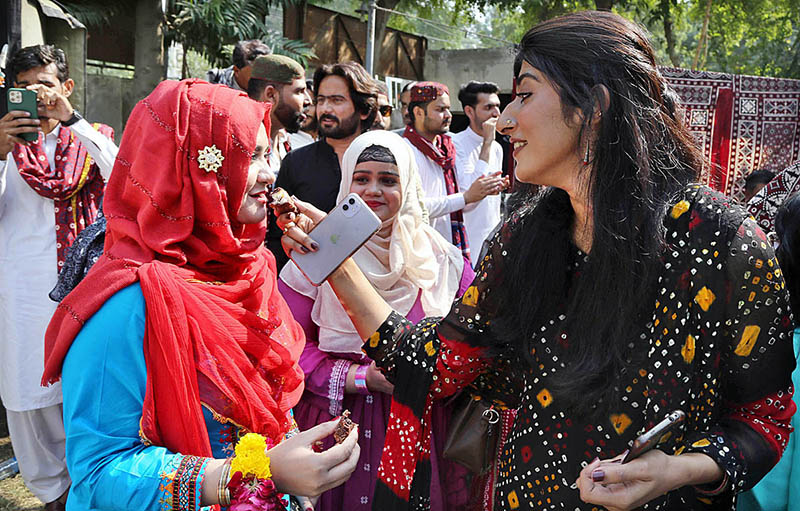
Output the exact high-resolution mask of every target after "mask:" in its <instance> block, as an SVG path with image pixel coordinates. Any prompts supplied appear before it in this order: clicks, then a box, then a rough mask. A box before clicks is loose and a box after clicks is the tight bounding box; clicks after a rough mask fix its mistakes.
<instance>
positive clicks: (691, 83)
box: [661, 68, 800, 199]
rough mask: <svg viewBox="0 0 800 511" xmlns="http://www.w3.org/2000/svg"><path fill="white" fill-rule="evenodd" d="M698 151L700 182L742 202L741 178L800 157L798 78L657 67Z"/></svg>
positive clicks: (799, 94)
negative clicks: (677, 99) (672, 92)
mask: <svg viewBox="0 0 800 511" xmlns="http://www.w3.org/2000/svg"><path fill="white" fill-rule="evenodd" d="M661 73H662V74H663V75H664V77H665V78H666V79H667V81H668V82H669V83H670V85H671V86H672V87H673V88H674V89H675V91H676V92H677V93H678V95H679V96H680V98H681V102H682V107H683V109H684V122H685V123H686V125H687V126H688V127H689V129H690V130H691V132H692V134H693V135H694V137H695V139H696V140H697V143H698V144H699V145H700V147H701V149H702V151H703V173H702V181H703V182H704V183H706V184H708V185H709V186H711V187H712V188H715V189H717V190H719V191H721V192H722V193H724V194H725V195H730V196H733V197H734V198H737V199H741V198H742V195H743V189H744V180H743V178H744V177H745V176H747V175H748V174H750V173H751V172H753V171H755V170H762V169H765V170H771V171H773V172H775V173H778V172H780V171H781V170H783V169H785V168H786V167H788V166H789V165H790V164H791V163H792V162H794V161H796V160H798V159H799V158H800V80H789V79H784V78H764V77H759V76H744V75H732V74H725V73H711V72H707V71H690V70H688V69H677V68H661Z"/></svg>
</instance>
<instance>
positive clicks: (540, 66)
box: [494, 11, 700, 413]
mask: <svg viewBox="0 0 800 511" xmlns="http://www.w3.org/2000/svg"><path fill="white" fill-rule="evenodd" d="M523 62H527V63H528V64H530V65H531V66H533V67H534V68H536V69H537V70H538V71H540V72H541V73H542V74H543V75H544V76H545V78H546V79H547V80H548V81H549V82H550V84H551V85H552V86H553V87H554V89H555V90H556V91H557V92H558V94H559V95H560V100H561V104H562V108H563V115H564V119H565V121H566V122H567V124H572V125H574V121H572V119H573V118H574V113H575V112H576V111H577V112H579V113H580V114H581V115H580V118H581V119H586V122H582V123H581V126H580V135H581V136H579V137H578V140H579V142H578V143H577V147H575V151H576V154H578V155H581V157H582V154H583V152H584V151H585V150H586V145H585V143H582V142H581V141H583V140H587V137H584V132H585V131H586V130H592V133H591V137H590V138H589V139H590V140H592V144H593V146H592V147H591V151H590V154H591V165H590V166H587V167H586V168H587V169H589V170H587V172H590V175H589V176H587V177H588V179H587V180H586V181H587V183H588V189H587V196H588V197H589V200H590V201H591V205H592V222H593V233H592V245H591V246H592V250H591V256H590V257H589V259H588V262H587V263H586V265H585V267H584V268H583V269H582V271H581V278H580V279H577V281H576V282H574V283H573V287H572V289H570V290H569V292H568V289H567V288H568V286H569V285H570V284H569V283H568V281H567V280H568V275H567V272H566V271H565V268H564V261H567V260H569V259H570V258H571V257H572V256H571V251H573V250H575V249H574V246H573V244H572V239H571V227H572V222H573V218H574V212H573V209H572V206H571V203H570V199H569V196H568V195H567V192H565V191H563V190H560V189H557V188H545V189H543V190H541V191H539V192H536V193H534V192H529V195H527V196H525V197H523V198H522V200H520V201H519V202H517V203H516V204H520V206H519V207H521V208H522V210H521V212H520V213H519V214H520V215H521V219H520V222H519V223H518V224H517V226H516V227H514V229H515V230H514V231H513V235H512V238H511V240H510V242H509V246H508V248H507V249H506V250H507V252H508V258H507V260H506V262H505V263H504V267H505V268H507V271H506V275H504V279H508V280H506V282H514V283H520V282H524V283H525V285H524V286H519V285H513V286H511V285H506V286H496V290H495V292H496V293H498V295H499V297H498V299H499V303H500V305H499V310H500V311H502V317H500V318H498V321H496V322H495V323H494V325H495V328H496V330H497V334H498V338H503V339H513V340H514V342H513V343H512V347H513V348H514V351H516V352H517V353H518V354H519V356H520V357H521V358H523V359H526V360H528V361H529V362H530V363H535V361H534V360H532V356H531V355H530V348H531V346H530V342H531V339H532V336H533V333H534V332H536V331H537V330H538V329H539V328H540V327H541V326H542V325H543V324H544V323H545V322H547V321H549V320H550V319H552V318H553V317H555V316H557V315H558V314H560V313H562V312H563V313H564V314H565V316H566V319H565V321H564V329H565V332H566V333H567V334H568V335H569V336H570V338H572V339H574V340H575V341H576V342H571V343H570V345H569V347H568V348H565V349H564V353H562V354H561V357H560V358H561V360H562V361H563V362H564V366H565V367H564V368H563V370H562V371H559V373H558V374H554V375H553V376H552V378H551V380H552V381H550V382H549V383H548V385H549V388H550V390H551V391H553V392H554V393H557V394H559V395H560V398H561V400H562V401H563V402H565V403H567V407H568V408H572V409H573V410H574V411H576V412H577V413H583V412H584V411H589V413H593V412H592V410H594V411H595V412H599V411H603V409H604V408H605V407H606V406H608V404H609V403H610V402H613V401H614V400H615V399H616V390H615V384H614V382H616V381H617V380H618V378H619V374H620V372H621V371H622V369H623V367H625V365H626V363H627V362H626V357H628V356H630V355H631V354H630V353H629V349H630V348H629V347H628V346H629V344H630V343H631V342H632V341H633V340H634V338H635V336H636V335H639V334H640V333H641V332H640V331H639V329H641V328H643V326H644V322H645V320H643V319H642V318H643V317H644V315H645V314H647V313H648V309H649V311H650V312H652V307H653V303H654V302H653V300H652V299H651V298H652V294H653V293H654V290H655V288H656V287H657V286H656V282H657V277H658V273H659V271H660V261H659V256H660V254H661V253H662V251H663V250H664V247H665V246H666V241H665V240H664V231H665V229H664V218H665V216H666V214H667V211H668V210H669V207H670V205H671V204H672V203H673V202H674V201H677V200H678V199H677V197H678V196H679V195H680V192H681V191H682V190H683V189H684V188H685V187H686V185H687V184H689V183H690V182H692V181H694V180H695V179H696V177H697V173H698V170H699V168H700V158H699V154H698V151H697V148H696V147H695V145H694V142H693V140H692V138H691V136H690V134H689V132H688V131H687V129H686V128H685V127H684V126H683V125H682V122H681V120H680V118H679V115H678V113H677V110H676V98H677V96H676V95H675V93H674V92H673V91H672V90H671V89H670V88H669V86H668V85H667V82H666V81H665V80H664V77H663V76H662V75H661V73H660V72H659V70H658V68H657V67H656V61H655V54H654V51H653V48H652V46H651V44H650V42H649V41H648V37H647V33H646V31H645V30H644V29H643V28H641V27H640V26H638V25H636V24H635V23H632V22H630V21H628V20H626V19H624V18H622V17H621V16H618V15H616V14H613V13H610V12H598V11H586V12H578V13H573V14H568V15H565V16H562V17H559V18H554V19H551V20H548V21H545V22H543V23H540V24H539V25H536V26H535V27H533V28H532V29H530V30H529V31H528V32H527V33H526V34H525V36H524V37H523V38H522V42H521V43H520V45H519V46H518V50H517V57H516V61H515V63H514V75H515V76H517V75H518V74H519V72H520V68H521V67H522V63H523ZM604 91H608V97H607V99H606V95H605V92H604ZM606 104H607V107H604V106H601V108H604V110H603V112H602V117H600V120H599V121H598V124H596V125H594V126H592V125H590V123H589V121H590V120H591V119H592V117H593V114H594V113H595V108H596V107H597V105H606ZM559 307H563V308H562V309H559ZM598 403H600V406H599V407H598V406H596V405H597V404H598Z"/></svg>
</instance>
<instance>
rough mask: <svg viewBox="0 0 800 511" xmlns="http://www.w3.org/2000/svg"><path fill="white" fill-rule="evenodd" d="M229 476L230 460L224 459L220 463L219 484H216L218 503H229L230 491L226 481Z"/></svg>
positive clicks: (223, 504)
mask: <svg viewBox="0 0 800 511" xmlns="http://www.w3.org/2000/svg"><path fill="white" fill-rule="evenodd" d="M230 476H231V460H230V459H228V460H226V461H225V464H224V465H222V472H221V473H220V475H219V485H218V486H217V500H219V505H220V506H223V507H227V506H229V505H230V504H231V492H230V491H228V481H230Z"/></svg>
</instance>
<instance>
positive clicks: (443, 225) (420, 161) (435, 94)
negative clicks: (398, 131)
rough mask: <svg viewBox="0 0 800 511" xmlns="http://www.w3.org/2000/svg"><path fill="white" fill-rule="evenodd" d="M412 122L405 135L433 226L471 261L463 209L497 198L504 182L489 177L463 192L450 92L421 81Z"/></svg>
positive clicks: (411, 108) (412, 107) (414, 91)
mask: <svg viewBox="0 0 800 511" xmlns="http://www.w3.org/2000/svg"><path fill="white" fill-rule="evenodd" d="M408 116H409V120H410V121H411V122H410V124H408V125H407V126H406V131H405V133H404V134H403V136H404V137H405V138H406V141H407V142H408V143H409V145H410V146H411V148H412V152H413V153H414V157H415V159H416V162H417V168H418V169H419V175H420V178H421V180H422V188H423V190H424V192H425V199H424V203H425V207H426V208H427V209H428V214H429V215H430V222H431V225H432V226H433V227H434V229H436V230H437V231H439V233H441V234H442V236H444V237H445V239H447V240H450V241H451V242H452V243H453V244H454V245H455V246H457V247H459V248H460V249H461V251H462V253H463V254H464V257H466V258H468V259H469V241H468V240H467V232H466V228H465V227H464V215H463V211H462V210H463V209H464V208H465V206H468V205H469V204H473V203H477V202H478V201H480V200H482V199H483V198H484V197H486V196H487V195H496V194H498V193H500V190H502V188H503V185H504V181H503V178H502V177H500V176H494V175H489V176H485V177H482V178H479V179H476V180H475V182H474V183H472V185H471V186H470V187H469V189H467V191H466V192H464V193H461V192H459V190H458V182H457V179H456V150H455V147H454V146H453V141H452V140H451V139H450V136H449V135H447V132H448V130H449V129H450V121H451V120H452V118H453V116H452V115H451V114H450V93H449V91H448V90H447V86H445V85H443V84H441V83H436V82H419V83H417V84H415V85H414V86H413V87H412V88H411V102H410V103H409V105H408Z"/></svg>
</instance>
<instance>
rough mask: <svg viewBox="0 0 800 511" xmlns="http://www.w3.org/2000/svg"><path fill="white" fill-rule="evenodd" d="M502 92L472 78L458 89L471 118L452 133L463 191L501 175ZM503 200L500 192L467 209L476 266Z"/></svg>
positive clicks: (465, 222)
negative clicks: (499, 130) (498, 139)
mask: <svg viewBox="0 0 800 511" xmlns="http://www.w3.org/2000/svg"><path fill="white" fill-rule="evenodd" d="M499 91H500V88H499V87H498V86H497V85H496V84H494V83H491V82H475V81H472V82H469V83H468V84H466V85H463V86H462V87H461V90H459V92H458V100H459V101H460V102H461V107H462V108H463V109H464V113H465V114H466V116H467V117H468V118H469V126H468V127H467V129H465V130H464V131H461V132H459V133H455V134H454V135H452V138H453V145H455V147H456V174H457V177H458V186H459V190H460V191H462V192H465V191H467V190H468V189H469V187H470V186H471V185H472V183H474V182H475V180H476V179H480V178H482V177H486V176H499V175H500V174H501V170H502V164H503V149H502V148H501V147H500V144H498V143H497V142H496V141H495V133H496V131H495V128H496V126H497V119H498V118H499V117H500V98H499V97H498V95H497V93H498V92H499ZM504 185H507V182H506V183H504ZM500 202H501V201H500V195H489V196H487V197H485V198H484V199H483V200H481V201H478V202H475V203H473V204H471V205H469V206H467V207H465V208H464V225H465V226H466V229H467V237H468V238H469V241H470V243H471V244H472V250H471V251H470V260H471V262H472V265H473V266H475V265H476V264H477V262H478V259H479V257H480V253H481V250H480V248H481V246H482V245H483V243H484V241H486V238H487V237H489V235H490V234H491V233H492V231H493V230H494V228H495V227H496V226H497V224H498V223H499V222H500V205H501V204H500Z"/></svg>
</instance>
